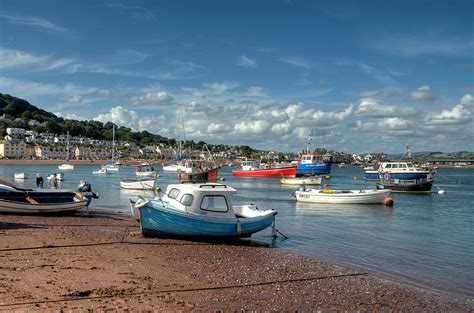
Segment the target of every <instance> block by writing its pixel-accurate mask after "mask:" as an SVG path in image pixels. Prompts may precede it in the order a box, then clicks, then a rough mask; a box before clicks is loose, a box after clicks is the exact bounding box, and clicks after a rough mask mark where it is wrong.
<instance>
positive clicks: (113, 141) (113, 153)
mask: <svg viewBox="0 0 474 313" xmlns="http://www.w3.org/2000/svg"><path fill="white" fill-rule="evenodd" d="M114 158H115V125H112V162H114Z"/></svg>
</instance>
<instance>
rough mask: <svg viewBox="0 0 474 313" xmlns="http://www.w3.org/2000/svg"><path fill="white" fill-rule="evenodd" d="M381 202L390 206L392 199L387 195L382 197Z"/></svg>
mask: <svg viewBox="0 0 474 313" xmlns="http://www.w3.org/2000/svg"><path fill="white" fill-rule="evenodd" d="M383 204H385V205H386V206H392V205H393V199H392V198H389V197H387V198H385V199H383Z"/></svg>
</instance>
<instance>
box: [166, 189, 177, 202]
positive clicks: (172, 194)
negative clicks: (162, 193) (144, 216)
mask: <svg viewBox="0 0 474 313" xmlns="http://www.w3.org/2000/svg"><path fill="white" fill-rule="evenodd" d="M178 196H179V189H176V188H173V189H171V190H170V192H169V193H168V198H170V199H176V198H177V197H178Z"/></svg>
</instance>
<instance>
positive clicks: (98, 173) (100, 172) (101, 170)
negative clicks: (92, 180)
mask: <svg viewBox="0 0 474 313" xmlns="http://www.w3.org/2000/svg"><path fill="white" fill-rule="evenodd" d="M108 173H109V171H108V170H107V169H105V168H101V169H100V170H96V171H92V174H94V175H107V174H108Z"/></svg>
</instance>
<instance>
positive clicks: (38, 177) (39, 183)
mask: <svg viewBox="0 0 474 313" xmlns="http://www.w3.org/2000/svg"><path fill="white" fill-rule="evenodd" d="M43 182H44V181H43V176H41V174H40V173H36V187H37V188H41V189H43Z"/></svg>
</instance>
